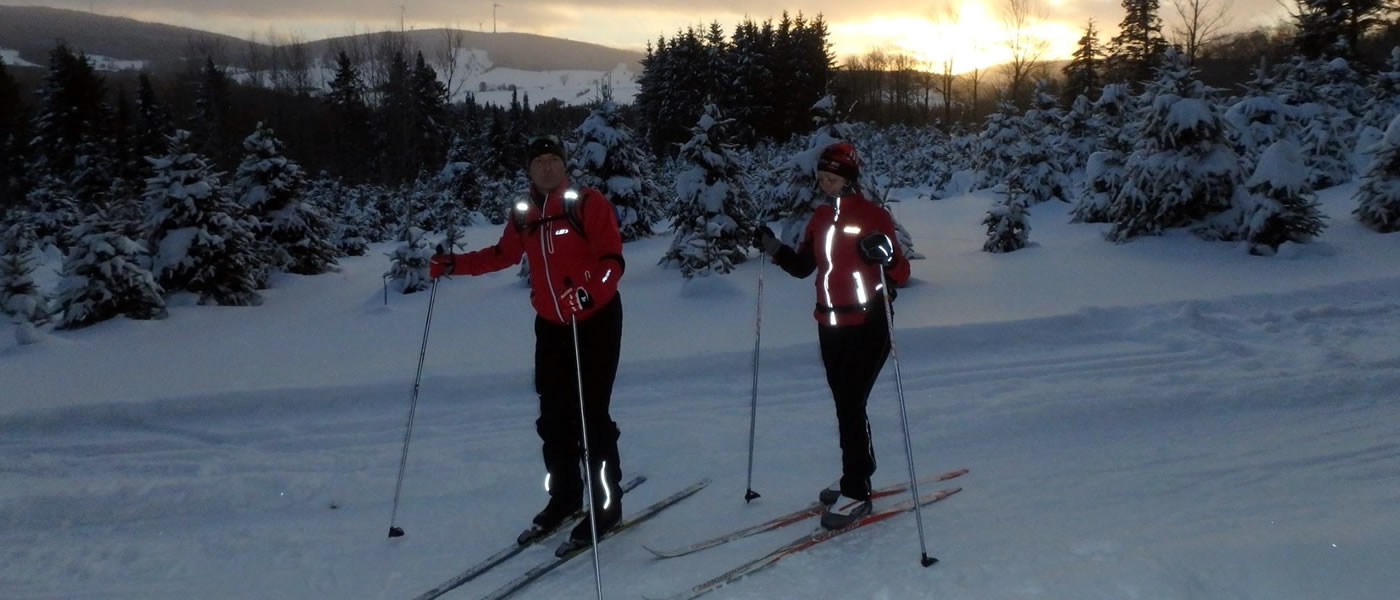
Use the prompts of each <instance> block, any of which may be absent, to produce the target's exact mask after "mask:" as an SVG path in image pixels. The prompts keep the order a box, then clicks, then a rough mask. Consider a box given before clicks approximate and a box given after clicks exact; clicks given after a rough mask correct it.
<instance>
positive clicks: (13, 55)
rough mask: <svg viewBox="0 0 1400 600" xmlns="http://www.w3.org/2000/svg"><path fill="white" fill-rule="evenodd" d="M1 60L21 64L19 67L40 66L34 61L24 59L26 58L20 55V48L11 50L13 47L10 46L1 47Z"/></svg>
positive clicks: (6, 62) (14, 64)
mask: <svg viewBox="0 0 1400 600" xmlns="http://www.w3.org/2000/svg"><path fill="white" fill-rule="evenodd" d="M0 61H4V62H5V64H6V65H13V66H19V67H37V66H39V65H36V64H34V63H32V62H29V61H27V60H24V59H22V58H20V57H19V50H11V49H9V48H0Z"/></svg>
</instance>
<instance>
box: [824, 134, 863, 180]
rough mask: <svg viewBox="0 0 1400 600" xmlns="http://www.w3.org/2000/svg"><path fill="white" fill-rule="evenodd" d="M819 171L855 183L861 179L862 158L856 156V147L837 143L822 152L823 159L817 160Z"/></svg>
mask: <svg viewBox="0 0 1400 600" xmlns="http://www.w3.org/2000/svg"><path fill="white" fill-rule="evenodd" d="M817 170H818V171H826V172H828V173H834V174H836V175H840V176H841V177H843V178H845V179H846V181H850V182H852V183H854V182H855V181H856V180H857V179H860V157H858V156H856V149H855V147H854V146H851V145H850V144H848V143H846V142H837V143H835V144H832V145H830V146H827V147H826V149H825V150H822V156H821V158H819V159H817Z"/></svg>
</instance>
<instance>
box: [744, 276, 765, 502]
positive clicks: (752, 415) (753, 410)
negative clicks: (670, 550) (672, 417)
mask: <svg viewBox="0 0 1400 600" xmlns="http://www.w3.org/2000/svg"><path fill="white" fill-rule="evenodd" d="M765 262H768V261H767V260H766V256H765V255H760V257H759V259H758V308H757V309H756V310H755V312H754V314H755V316H754V320H753V393H752V395H751V397H750V400H749V476H748V483H747V484H746V485H745V487H746V488H747V491H745V492H744V502H745V503H748V502H752V501H753V500H754V499H756V498H758V497H759V493H758V492H755V491H753V441H754V430H755V429H756V428H757V426H758V348H759V340H760V339H761V338H762V336H763V263H765Z"/></svg>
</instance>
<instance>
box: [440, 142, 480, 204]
mask: <svg viewBox="0 0 1400 600" xmlns="http://www.w3.org/2000/svg"><path fill="white" fill-rule="evenodd" d="M478 147H479V146H478V144H477V142H475V141H473V140H472V139H471V138H470V137H469V134H468V133H467V132H461V133H459V134H458V135H456V136H454V137H453V138H452V145H451V149H449V150H448V151H447V161H446V163H445V164H443V166H442V171H440V172H439V173H438V175H437V178H436V180H437V191H436V193H437V196H438V198H439V200H438V206H437V209H436V210H437V212H438V216H437V220H438V221H439V222H441V223H443V224H444V226H445V227H466V226H468V225H471V224H472V220H473V219H472V213H474V212H476V211H478V210H480V208H481V188H482V185H481V183H482V182H481V177H480V173H481V170H480V169H478V168H477V167H476V164H475V162H476V160H477V156H479V155H480V154H481V153H480V152H479V151H478V150H477V148H478Z"/></svg>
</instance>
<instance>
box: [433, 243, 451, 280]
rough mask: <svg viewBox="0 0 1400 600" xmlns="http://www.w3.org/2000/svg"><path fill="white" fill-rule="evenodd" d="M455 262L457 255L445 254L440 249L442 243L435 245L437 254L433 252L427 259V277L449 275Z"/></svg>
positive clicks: (434, 277)
mask: <svg viewBox="0 0 1400 600" xmlns="http://www.w3.org/2000/svg"><path fill="white" fill-rule="evenodd" d="M456 263H457V257H456V256H455V255H452V254H446V253H445V251H444V250H443V249H442V245H441V244H439V245H438V247H437V254H434V255H433V257H432V258H430V259H428V278H429V279H437V278H439V277H442V276H443V275H451V274H452V269H453V267H455V266H456Z"/></svg>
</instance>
